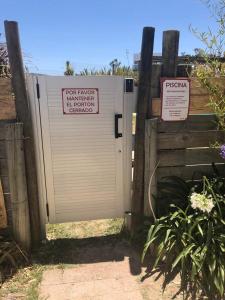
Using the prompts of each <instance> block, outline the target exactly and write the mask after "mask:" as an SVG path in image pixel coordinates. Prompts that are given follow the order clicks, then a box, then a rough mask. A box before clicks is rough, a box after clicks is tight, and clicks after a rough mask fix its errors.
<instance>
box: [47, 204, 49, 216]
mask: <svg viewBox="0 0 225 300" xmlns="http://www.w3.org/2000/svg"><path fill="white" fill-rule="evenodd" d="M46 212H47V217H49V206H48V203H46Z"/></svg>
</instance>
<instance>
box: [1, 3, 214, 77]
mask: <svg viewBox="0 0 225 300" xmlns="http://www.w3.org/2000/svg"><path fill="white" fill-rule="evenodd" d="M0 18H1V19H0V32H2V33H4V25H3V21H4V20H13V21H17V22H18V23H19V29H20V39H21V45H22V49H23V52H24V53H25V57H26V58H25V60H26V64H27V65H28V66H29V69H30V70H31V71H36V72H44V73H49V74H62V73H63V70H64V64H65V61H66V60H70V61H71V62H72V64H73V66H74V67H75V70H76V71H79V70H81V69H83V68H84V67H88V68H99V67H101V66H104V65H108V63H109V62H110V61H111V60H112V59H114V58H118V59H119V60H120V61H121V62H122V63H124V64H132V61H133V54H134V53H137V52H139V51H140V46H141V36H142V29H143V27H144V26H153V27H155V29H156V32H155V43H154V52H161V44H162V32H163V31H164V30H169V29H176V30H179V31H180V52H186V53H192V52H193V49H194V48H197V47H202V44H201V43H200V42H199V41H198V40H197V39H196V38H195V37H194V36H193V34H192V33H191V32H190V31H189V25H190V24H192V25H193V26H194V27H197V28H198V29H199V30H200V31H206V30H207V27H208V26H210V27H212V28H213V27H214V26H215V22H214V20H213V19H212V17H211V16H210V12H209V10H208V9H207V8H206V7H205V6H204V5H203V4H202V2H201V0H161V1H159V0H158V1H157V0H136V1H134V0H113V1H109V0H92V1H91V0H45V1H44V0H38V1H36V0H29V1H28V0H5V1H3V0H1V16H0ZM3 38H4V37H3Z"/></svg>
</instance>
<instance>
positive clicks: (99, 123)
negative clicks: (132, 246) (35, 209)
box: [27, 75, 135, 224]
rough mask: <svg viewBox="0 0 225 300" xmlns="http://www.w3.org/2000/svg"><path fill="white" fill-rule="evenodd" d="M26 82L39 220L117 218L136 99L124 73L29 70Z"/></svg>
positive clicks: (125, 206)
mask: <svg viewBox="0 0 225 300" xmlns="http://www.w3.org/2000/svg"><path fill="white" fill-rule="evenodd" d="M27 85H28V92H29V98H30V106H31V111H32V119H33V125H34V130H35V133H34V136H35V144H36V154H37V163H38V166H37V167H38V179H39V192H40V199H41V203H40V208H41V217H42V223H43V224H46V223H47V222H50V223H60V222H69V221H80V220H90V219H102V218H114V217H122V216H123V215H124V212H125V211H127V210H129V209H130V190H131V187H130V184H131V150H132V149H131V147H132V146H131V144H132V137H131V123H132V121H131V120H132V112H133V106H134V102H135V99H134V97H135V96H134V93H132V92H129V93H125V91H124V78H123V77H118V76H76V77H72V76H71V77H69V76H68V77H64V76H63V77H61V76H40V75H38V76H37V75H29V76H28V77H27ZM78 96H79V97H78ZM82 101H83V102H82ZM82 103H83V104H82ZM84 103H86V104H84ZM91 103H92V104H91ZM117 127H118V128H117Z"/></svg>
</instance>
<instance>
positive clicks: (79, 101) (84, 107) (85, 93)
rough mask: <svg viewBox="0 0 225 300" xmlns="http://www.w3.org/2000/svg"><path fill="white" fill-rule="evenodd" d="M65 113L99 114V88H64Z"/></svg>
mask: <svg viewBox="0 0 225 300" xmlns="http://www.w3.org/2000/svg"><path fill="white" fill-rule="evenodd" d="M62 105H63V113H64V114H69V115H71V114H98V113H99V93H98V89H97V88H63V89H62Z"/></svg>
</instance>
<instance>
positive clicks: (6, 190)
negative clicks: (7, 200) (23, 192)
mask: <svg viewBox="0 0 225 300" xmlns="http://www.w3.org/2000/svg"><path fill="white" fill-rule="evenodd" d="M1 181H2V188H3V193H4V194H10V188H9V177H8V176H1Z"/></svg>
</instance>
